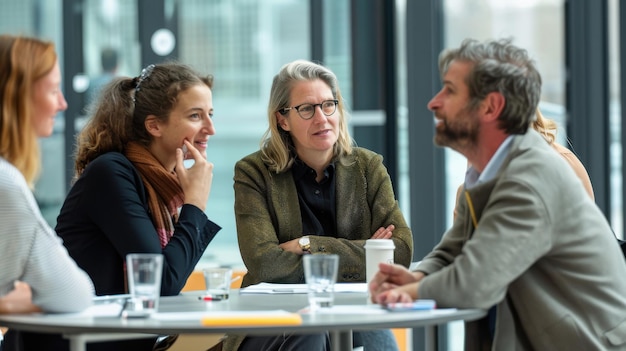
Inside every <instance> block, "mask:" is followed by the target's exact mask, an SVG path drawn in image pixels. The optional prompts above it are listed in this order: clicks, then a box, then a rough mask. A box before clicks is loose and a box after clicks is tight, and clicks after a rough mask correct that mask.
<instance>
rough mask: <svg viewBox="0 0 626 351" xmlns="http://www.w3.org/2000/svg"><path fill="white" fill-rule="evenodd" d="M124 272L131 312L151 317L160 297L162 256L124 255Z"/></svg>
mask: <svg viewBox="0 0 626 351" xmlns="http://www.w3.org/2000/svg"><path fill="white" fill-rule="evenodd" d="M126 272H127V275H128V288H129V291H130V295H131V300H132V306H133V307H132V310H133V311H131V312H135V313H136V314H137V315H151V314H152V313H154V312H156V310H157V309H158V307H159V296H161V276H162V275H163V255H162V254H153V253H133V254H128V255H126Z"/></svg>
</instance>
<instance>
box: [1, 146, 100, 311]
mask: <svg viewBox="0 0 626 351" xmlns="http://www.w3.org/2000/svg"><path fill="white" fill-rule="evenodd" d="M16 280H21V281H24V282H26V283H28V284H30V286H31V288H32V291H33V302H34V303H35V304H36V305H38V306H39V307H40V308H42V309H43V310H44V311H46V312H78V311H82V310H83V309H85V308H87V307H88V306H90V305H91V303H92V299H93V292H94V289H93V284H92V283H91V280H90V279H89V277H88V276H87V274H86V273H85V272H84V271H82V270H81V269H80V268H79V267H78V266H77V265H76V263H75V262H74V260H72V258H71V257H70V256H69V255H68V253H67V250H66V249H65V247H64V246H63V244H62V241H61V239H60V238H59V237H58V236H57V235H56V233H55V232H54V230H53V229H52V228H50V226H49V225H48V223H47V222H46V221H45V220H44V218H43V217H42V215H41V212H40V211H39V207H38V206H37V203H36V201H35V198H34V196H33V194H32V192H31V190H30V189H29V188H28V185H27V183H26V180H25V179H24V177H23V175H22V174H21V173H20V172H19V170H18V169H17V168H15V167H14V166H13V165H12V164H10V163H9V162H7V161H6V160H5V159H4V158H1V157H0V295H5V294H6V293H8V292H9V291H11V290H12V289H13V282H14V281H16Z"/></svg>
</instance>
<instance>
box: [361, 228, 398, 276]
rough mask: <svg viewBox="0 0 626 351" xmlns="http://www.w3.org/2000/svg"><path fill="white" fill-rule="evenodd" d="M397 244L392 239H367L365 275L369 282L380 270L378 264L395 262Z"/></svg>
mask: <svg viewBox="0 0 626 351" xmlns="http://www.w3.org/2000/svg"><path fill="white" fill-rule="evenodd" d="M395 248H396V246H395V245H394V244H393V240H391V239H369V240H366V241H365V276H366V279H367V283H368V284H369V282H370V281H371V280H372V278H373V277H374V275H375V274H376V272H378V264H379V263H381V262H383V263H393V251H394V250H395Z"/></svg>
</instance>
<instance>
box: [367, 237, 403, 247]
mask: <svg viewBox="0 0 626 351" xmlns="http://www.w3.org/2000/svg"><path fill="white" fill-rule="evenodd" d="M365 248H366V249H395V248H396V246H395V245H394V244H393V240H391V239H368V240H366V241H365Z"/></svg>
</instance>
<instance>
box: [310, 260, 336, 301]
mask: <svg viewBox="0 0 626 351" xmlns="http://www.w3.org/2000/svg"><path fill="white" fill-rule="evenodd" d="M302 260H303V264H304V278H305V280H306V284H307V288H308V297H309V305H310V308H311V311H315V310H318V309H320V308H325V307H332V306H333V302H334V300H335V283H336V282H337V270H338V268H339V256H338V255H335V254H332V255H324V254H315V255H304V256H303V257H302Z"/></svg>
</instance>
